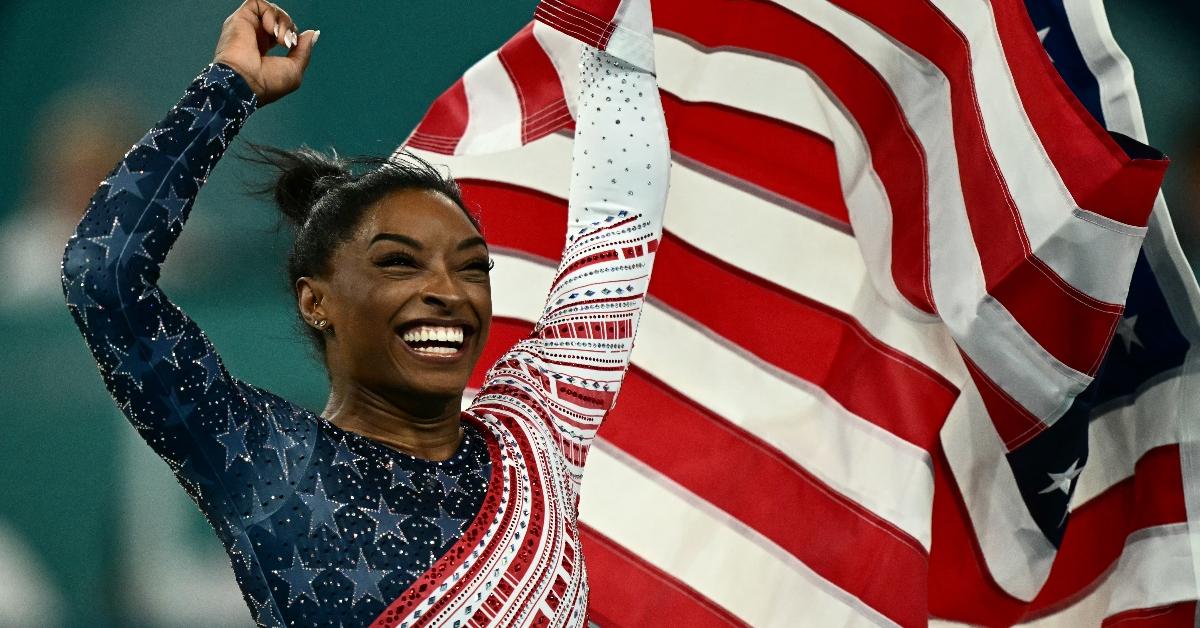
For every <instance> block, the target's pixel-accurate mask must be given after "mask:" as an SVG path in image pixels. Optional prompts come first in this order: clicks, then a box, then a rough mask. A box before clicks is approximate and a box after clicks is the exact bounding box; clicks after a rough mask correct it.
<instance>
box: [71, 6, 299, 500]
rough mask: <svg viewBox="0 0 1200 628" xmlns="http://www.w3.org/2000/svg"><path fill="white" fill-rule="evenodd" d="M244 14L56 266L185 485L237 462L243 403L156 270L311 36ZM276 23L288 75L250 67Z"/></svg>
mask: <svg viewBox="0 0 1200 628" xmlns="http://www.w3.org/2000/svg"><path fill="white" fill-rule="evenodd" d="M253 4H254V3H253V2H248V3H247V4H246V5H243V6H242V8H240V9H238V11H237V12H236V13H234V15H233V16H231V17H230V19H228V20H226V23H225V27H224V29H223V30H222V35H221V44H219V45H218V49H217V56H216V62H214V63H213V64H211V65H209V66H208V67H206V68H205V69H204V71H203V72H201V73H200V75H199V76H198V77H196V79H195V80H194V81H192V83H191V85H189V86H188V88H187V91H186V92H185V93H184V95H183V98H182V99H180V101H179V103H178V104H177V105H176V106H175V107H173V108H172V109H171V111H170V112H169V113H168V114H167V116H166V118H164V119H163V120H162V121H161V122H159V123H158V124H157V125H155V126H154V128H152V129H151V130H150V131H149V132H148V133H147V134H146V135H145V136H144V137H142V139H140V140H139V141H138V142H137V143H136V144H135V145H134V146H133V147H132V148H131V149H130V150H129V152H128V153H126V155H125V157H124V159H122V160H121V162H120V163H118V164H117V166H116V168H114V169H113V171H112V173H111V174H110V176H109V177H108V178H106V179H105V180H104V181H103V182H101V184H100V187H99V189H98V190H97V191H96V193H95V195H94V196H93V197H92V201H91V203H90V204H89V205H88V207H87V210H86V211H85V213H84V215H83V218H82V219H81V221H80V222H79V225H78V226H77V227H76V230H75V233H74V235H72V236H71V238H70V240H69V241H68V242H67V245H66V248H65V250H64V252H63V260H62V285H63V292H64V294H65V296H66V301H67V305H68V306H69V308H70V310H71V313H72V315H73V316H74V318H75V322H76V324H77V325H78V326H79V329H80V331H81V332H82V333H83V337H84V340H85V341H86V342H87V345H88V347H89V348H90V349H91V352H92V355H93V356H94V357H95V359H96V364H97V366H98V367H99V369H100V373H101V375H102V377H103V378H104V382H105V385H106V386H107V388H108V390H109V392H110V393H111V394H112V396H113V399H114V400H115V401H116V402H117V404H118V405H119V406H120V408H121V411H122V412H123V413H124V414H125V415H126V417H127V418H128V419H129V420H130V422H131V423H133V425H134V426H135V427H136V428H137V429H138V432H139V433H140V434H141V435H142V437H143V438H145V439H146V440H147V441H148V442H149V443H150V445H151V446H152V447H154V449H155V450H156V452H157V453H158V454H159V455H160V456H162V457H163V458H165V459H166V460H167V462H168V463H169V464H170V465H171V466H172V468H174V469H175V470H176V472H177V473H179V474H180V475H181V477H183V478H184V479H187V480H190V481H191V482H192V484H191V486H193V487H194V486H195V485H196V483H199V482H201V480H202V479H203V478H212V477H214V476H215V474H217V473H218V472H219V471H223V470H224V469H225V468H226V467H227V466H228V458H227V456H228V455H230V453H229V452H231V451H233V452H235V455H245V454H246V451H245V443H244V441H243V442H241V443H240V444H238V443H235V442H234V441H233V440H232V439H231V438H230V432H231V430H233V431H234V433H236V428H233V427H231V426H230V425H229V423H228V416H227V413H228V412H229V410H230V406H233V405H236V404H244V403H246V401H245V399H244V398H243V397H242V396H241V395H239V394H238V392H237V387H236V385H235V382H234V380H233V379H232V378H231V377H230V375H229V373H228V372H227V371H226V369H225V367H224V366H223V365H222V363H221V359H220V358H219V357H218V356H217V354H216V352H215V351H214V350H213V347H212V344H211V343H210V342H209V340H208V338H207V337H205V335H204V333H203V332H202V331H201V330H200V328H199V327H198V326H197V325H196V323H195V322H194V321H192V319H191V318H189V317H188V316H187V315H186V314H184V313H183V311H182V310H180V309H179V308H178V307H176V306H175V304H174V303H172V302H171V301H170V300H169V299H168V298H167V296H166V295H165V294H163V292H162V290H161V289H160V288H159V287H158V278H159V269H160V266H161V264H162V263H163V261H164V259H165V258H166V256H167V252H168V251H169V250H170V248H171V246H172V245H173V244H174V243H175V239H176V238H177V237H178V236H179V234H180V232H181V230H182V229H183V225H184V223H185V222H186V221H187V218H188V215H189V213H190V211H191V207H192V203H193V201H194V200H195V197H196V194H197V193H198V192H199V190H200V187H201V186H202V185H203V183H204V181H205V179H206V178H207V176H208V174H209V173H210V172H211V171H212V168H213V167H214V166H215V165H216V162H217V160H219V159H220V157H221V155H222V154H223V153H224V152H225V150H226V148H228V146H229V143H230V142H231V141H232V140H233V138H234V136H235V135H236V134H237V133H238V130H239V129H240V128H241V126H242V124H243V123H244V122H245V121H246V118H247V117H248V116H249V115H250V113H251V112H253V111H254V110H255V108H256V107H257V106H258V105H259V104H260V103H261V102H262V101H263V100H271V99H274V98H278V97H279V96H281V95H282V94H284V93H286V92H287V91H291V90H293V89H295V88H296V86H298V85H299V73H300V72H302V71H303V65H304V64H305V63H306V62H307V55H308V53H309V51H310V50H311V47H312V33H306V36H307V37H306V38H305V39H304V40H302V41H301V42H300V45H297V44H296V42H295V40H294V39H293V38H294V37H296V35H294V33H293V31H292V29H293V27H292V25H291V22H290V20H289V19H287V17H286V14H284V13H282V11H278V12H277V11H276V10H275V9H274V8H273V7H272V6H271V5H269V4H268V3H263V4H262V6H265V7H266V8H265V9H259V10H256V9H254V8H253V7H252V6H251V5H253ZM273 25H278V26H279V27H280V30H279V38H278V39H277V41H280V42H283V41H284V40H285V38H286V41H287V42H288V45H289V48H291V50H292V53H291V54H290V55H289V57H275V59H284V60H285V61H281V62H272V63H288V62H290V63H291V64H292V66H293V68H292V70H293V71H292V72H291V73H289V72H287V71H285V70H284V69H283V68H280V69H279V70H278V71H274V70H271V67H270V66H268V65H267V64H266V63H259V64H258V65H257V66H255V65H253V64H250V63H248V62H247V58H248V57H249V56H251V54H252V53H251V51H253V54H258V55H262V54H265V52H266V49H262V50H261V51H260V50H259V49H260V46H265V48H270V47H271V46H272V45H274V42H273V41H272V42H264V43H262V44H260V43H258V42H259V41H260V40H259V39H258V37H257V36H258V35H261V34H262V33H265V32H270V31H272V30H273V28H272V26H273ZM301 46H303V48H302V47H301ZM235 67H236V68H237V71H235ZM241 436H244V432H243V433H242V434H241ZM222 437H225V440H222ZM217 445H221V447H217Z"/></svg>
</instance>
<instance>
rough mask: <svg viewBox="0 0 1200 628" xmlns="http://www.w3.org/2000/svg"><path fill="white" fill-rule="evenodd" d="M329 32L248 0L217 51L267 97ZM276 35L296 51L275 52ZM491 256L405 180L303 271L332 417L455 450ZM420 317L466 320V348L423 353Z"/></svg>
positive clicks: (296, 72)
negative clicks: (324, 265)
mask: <svg viewBox="0 0 1200 628" xmlns="http://www.w3.org/2000/svg"><path fill="white" fill-rule="evenodd" d="M318 34H319V31H312V30H307V31H304V32H300V33H297V31H296V25H295V22H293V21H292V18H291V17H290V16H289V15H288V14H287V12H286V11H284V10H283V9H281V8H280V7H279V6H278V5H276V4H274V3H271V2H265V1H263V0H247V2H245V3H243V4H242V5H241V6H240V7H238V9H237V11H235V12H234V13H233V14H232V15H230V16H229V18H227V19H226V20H225V23H224V24H223V26H222V28H221V36H220V39H219V41H218V43H217V49H216V54H215V56H214V61H217V62H221V63H225V64H226V65H229V66H230V67H231V68H233V69H234V70H236V71H237V72H238V74H240V75H241V76H242V78H244V79H245V80H246V82H247V84H248V85H249V86H250V88H251V89H253V90H254V92H255V94H256V95H257V96H258V100H259V105H260V106H262V105H266V104H268V103H271V102H274V101H276V100H278V99H279V98H282V97H283V96H285V95H287V94H289V93H291V92H292V91H295V90H296V89H297V88H298V87H299V86H300V82H301V79H302V78H303V75H304V70H305V69H306V68H307V67H308V62H309V59H310V58H311V55H312V50H313V45H314V43H315V42H316V39H317V35H318ZM277 45H278V46H283V47H285V48H287V49H288V52H287V55H286V56H275V55H268V52H269V51H270V50H271V49H272V48H274V47H275V46H277ZM381 234H391V235H385V236H384V237H382V238H378V237H377V236H380V235H381ZM488 259H489V258H488V250H487V246H486V244H485V243H484V242H483V238H482V237H481V236H480V234H479V232H478V230H477V229H476V228H475V226H474V225H473V224H472V223H471V221H470V220H468V219H467V217H466V215H465V214H464V213H463V211H462V209H461V208H459V207H458V206H457V205H456V204H455V203H454V202H453V201H451V200H450V199H449V198H447V197H446V196H445V195H443V194H441V193H439V192H433V191H429V190H397V191H395V192H392V193H390V194H388V195H386V196H384V197H383V198H382V199H380V200H379V201H378V202H376V203H374V204H373V205H371V206H370V207H368V208H367V209H366V211H365V212H364V215H363V217H362V219H361V220H360V222H359V224H358V225H357V226H356V229H355V231H354V233H353V235H352V236H351V238H350V239H349V240H347V241H345V242H342V243H341V244H340V245H339V246H338V248H337V250H336V251H335V252H334V254H333V257H332V260H331V263H330V265H329V269H328V270H327V272H326V273H325V274H324V275H321V276H315V277H301V278H299V279H298V280H297V281H296V296H297V307H298V308H299V310H300V312H301V314H302V315H303V317H304V319H305V320H307V321H308V322H309V324H310V325H313V326H314V327H315V328H317V329H321V330H322V331H323V332H324V336H325V353H326V360H325V362H326V364H325V366H326V369H327V370H328V372H329V377H330V382H331V390H330V395H329V402H328V404H327V405H326V407H325V411H324V412H323V413H322V414H323V416H325V417H326V418H327V419H329V420H330V421H331V422H333V423H334V424H335V425H337V426H338V427H340V428H342V429H345V430H348V431H352V432H356V433H359V434H362V435H363V436H366V437H368V438H372V439H374V440H376V441H379V442H382V443H384V444H385V445H388V446H391V447H394V448H396V449H398V450H400V451H404V452H406V453H409V454H411V455H414V456H417V457H420V458H425V459H429V460H446V459H448V458H450V457H451V456H453V455H454V452H455V451H456V450H457V449H458V447H459V445H460V443H461V442H462V425H461V422H460V418H459V410H460V407H461V404H462V396H463V390H464V389H465V388H466V385H467V380H468V378H469V377H470V374H471V371H472V370H473V369H474V367H475V364H476V362H478V361H479V356H480V353H481V352H482V351H483V346H484V344H485V342H486V340H487V333H488V329H489V327H490V323H491V316H492V300H491V284H490V281H489V279H488V271H487V267H488ZM322 320H324V321H327V324H326V326H325V327H324V328H323V329H322V328H321V327H319V326H317V321H322ZM418 321H425V322H426V323H429V324H436V322H437V321H441V322H445V323H447V324H450V323H454V324H459V325H461V326H463V327H464V328H465V338H464V343H463V346H462V349H461V350H460V351H459V352H458V353H457V354H456V355H455V356H453V357H451V358H440V359H439V358H430V357H428V356H422V355H420V354H417V353H414V352H413V351H412V350H411V349H410V348H409V347H408V346H407V345H406V344H405V343H404V341H403V340H402V339H401V337H400V335H399V334H400V333H401V332H402V331H403V330H404V328H405V327H406V326H411V325H413V324H415V323H417V322H418Z"/></svg>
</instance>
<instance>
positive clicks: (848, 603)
mask: <svg viewBox="0 0 1200 628" xmlns="http://www.w3.org/2000/svg"><path fill="white" fill-rule="evenodd" d="M596 476H600V477H604V478H605V479H606V480H607V481H605V482H588V481H586V480H585V483H584V487H583V492H582V495H583V498H582V500H581V502H580V506H579V508H580V511H579V516H580V520H581V521H582V522H583V523H584V524H586V525H588V526H590V527H592V528H594V529H596V530H597V531H599V532H601V533H602V534H604V535H605V536H607V537H609V538H611V539H612V540H613V541H614V542H616V543H619V544H620V545H622V546H624V547H625V548H627V549H628V550H630V551H631V552H633V553H635V554H637V555H639V556H641V557H642V558H643V559H644V560H646V561H647V562H649V563H650V564H652V565H655V566H656V567H658V568H659V569H662V570H663V571H666V572H668V573H671V574H673V575H675V577H677V578H679V580H681V581H682V582H684V583H685V584H686V585H688V586H689V587H691V588H692V589H694V590H695V591H697V592H698V593H700V594H701V595H704V596H705V597H707V598H709V599H710V600H712V601H713V602H714V603H716V604H719V605H721V606H722V607H724V608H726V609H727V610H729V611H730V612H731V613H733V614H735V615H736V616H737V617H738V618H739V619H741V620H742V621H744V622H746V623H748V624H751V625H754V626H765V627H771V626H780V627H783V626H794V625H795V620H796V618H797V617H804V618H805V619H806V620H811V621H812V622H813V624H814V625H825V626H829V625H833V626H869V625H879V624H884V625H888V624H891V622H889V621H888V620H887V619H886V618H885V617H883V616H881V615H879V614H878V613H877V612H875V611H873V610H872V609H871V608H870V607H868V606H867V605H865V604H864V603H863V602H862V601H860V600H858V599H855V598H854V597H852V596H850V595H849V594H847V593H846V592H845V591H842V590H840V589H838V588H837V587H835V586H833V585H832V584H831V583H829V582H828V581H826V580H824V579H822V578H820V577H819V576H817V575H816V574H814V573H812V572H811V571H810V570H808V569H807V568H806V567H805V566H804V565H803V564H801V563H800V562H799V561H796V560H795V559H793V558H791V557H790V556H789V555H787V554H786V553H785V552H781V551H779V550H778V548H777V547H775V546H774V544H772V543H770V542H769V541H766V540H765V539H763V538H762V537H761V536H760V535H759V534H757V532H755V531H754V530H752V529H750V528H748V527H746V526H744V525H742V524H740V523H738V522H736V521H734V520H733V519H730V518H729V517H728V516H726V515H722V514H720V513H719V511H714V510H713V509H712V507H711V506H709V505H707V504H706V503H705V502H704V501H703V500H701V499H699V498H698V497H696V496H695V495H693V494H691V493H689V492H687V491H686V490H684V489H683V488H681V487H679V486H678V485H676V484H674V483H673V482H671V481H670V480H668V479H666V478H664V477H663V476H662V475H660V474H658V473H657V472H655V471H654V470H653V469H650V468H649V467H646V466H645V465H642V464H639V463H637V462H636V461H633V460H631V459H629V458H628V457H627V456H625V455H624V454H623V453H621V452H620V451H618V450H616V449H615V448H613V447H612V446H611V445H608V444H606V443H605V442H604V441H597V443H596V445H595V446H593V448H592V451H591V454H590V455H589V457H588V477H596ZM631 512H635V513H638V516H637V517H630V516H629V515H628V513H631ZM646 524H650V525H646ZM689 531H690V532H691V533H689ZM782 592H786V594H782Z"/></svg>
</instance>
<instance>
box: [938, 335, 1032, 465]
mask: <svg viewBox="0 0 1200 628" xmlns="http://www.w3.org/2000/svg"><path fill="white" fill-rule="evenodd" d="M959 354H960V355H961V356H962V359H963V363H964V364H966V365H967V372H968V373H970V374H971V380H972V381H974V382H975V387H976V388H977V389H978V390H979V398H980V399H981V400H982V401H983V407H984V408H985V409H986V410H987V414H988V417H989V418H990V419H991V421H992V425H993V426H994V427H995V428H996V433H997V434H999V435H1000V440H1002V441H1004V446H1005V448H1006V449H1007V450H1008V451H1012V450H1014V449H1016V448H1017V447H1020V446H1021V445H1024V444H1025V443H1027V442H1029V441H1030V440H1031V439H1032V438H1033V437H1035V436H1037V435H1038V434H1041V433H1042V432H1044V431H1045V430H1046V424H1045V423H1043V422H1042V421H1041V420H1040V419H1038V418H1037V417H1035V416H1033V415H1032V414H1031V413H1030V412H1029V411H1028V410H1026V409H1025V408H1024V407H1022V406H1021V404H1019V403H1017V402H1016V401H1014V400H1013V398H1012V397H1010V396H1009V395H1008V393H1007V392H1005V391H1004V390H1003V389H1001V388H1000V387H999V386H997V385H996V384H995V383H994V382H993V381H992V380H991V379H989V378H988V376H987V375H985V374H984V373H983V371H981V370H979V367H978V366H977V365H976V364H975V362H973V361H971V358H969V357H967V354H966V353H963V352H962V351H961V350H960V351H959Z"/></svg>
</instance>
